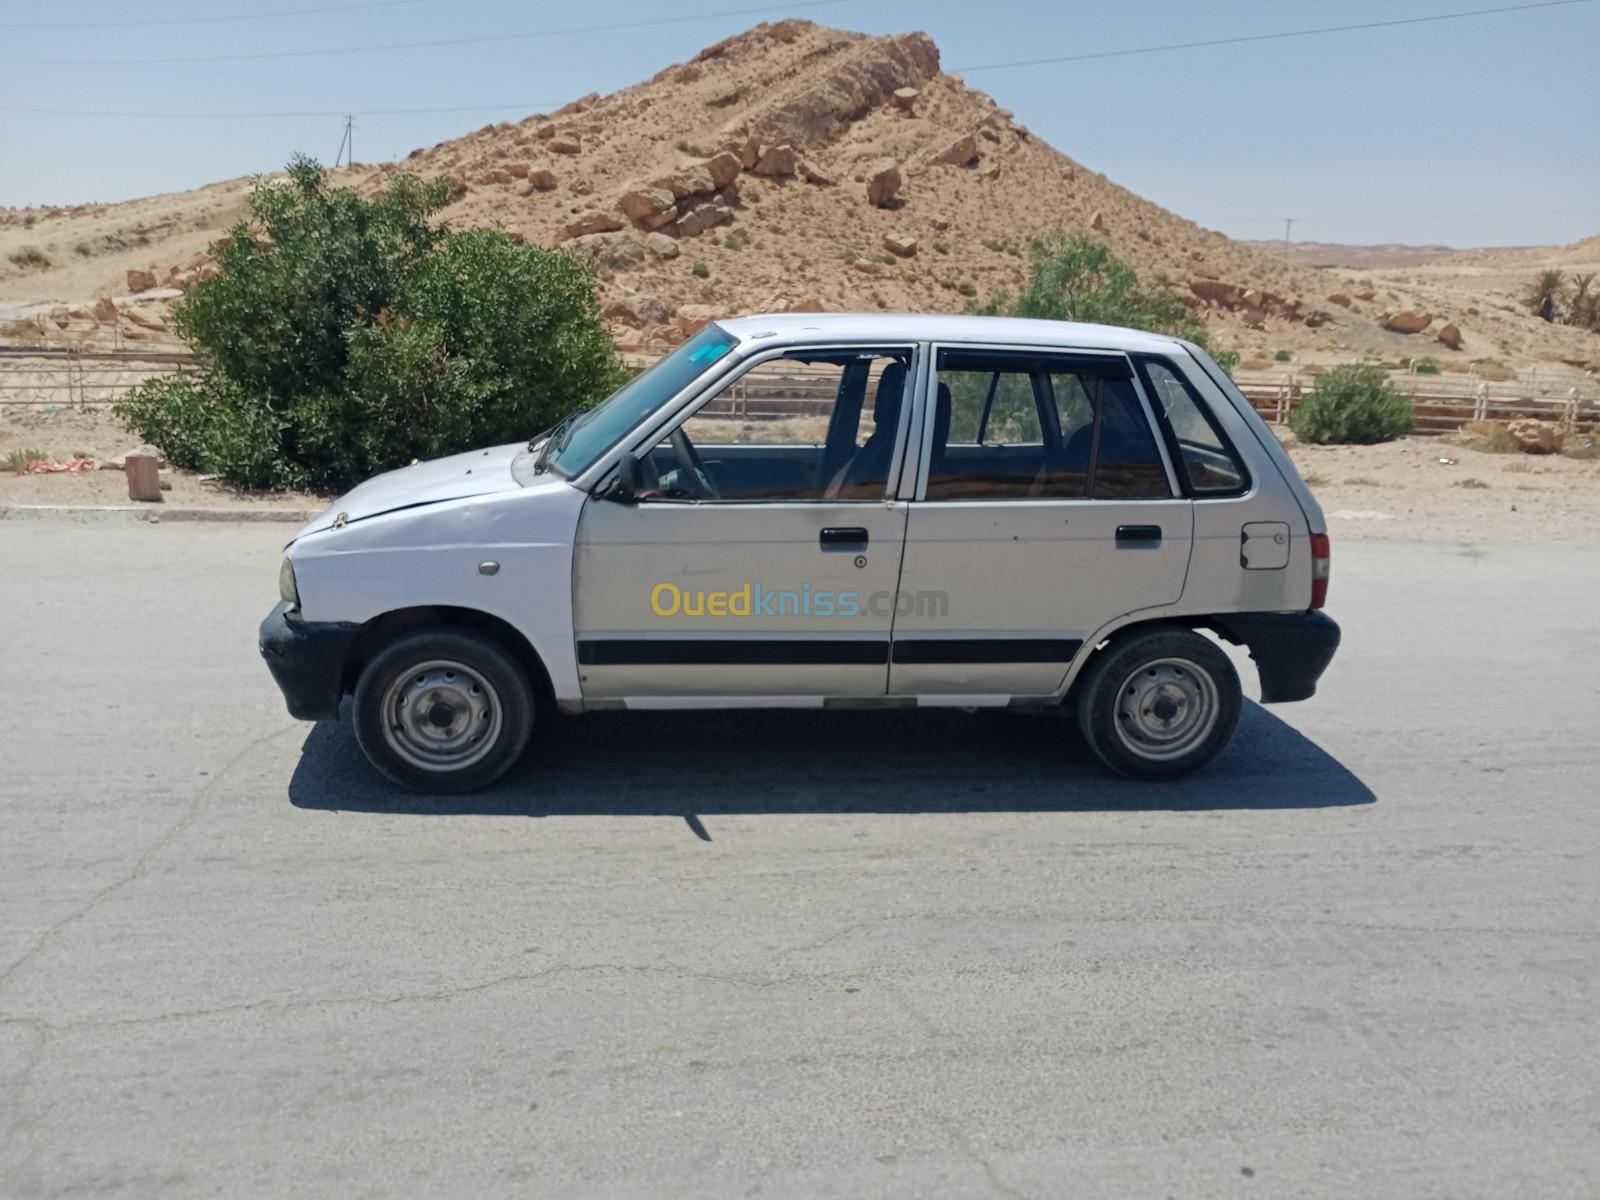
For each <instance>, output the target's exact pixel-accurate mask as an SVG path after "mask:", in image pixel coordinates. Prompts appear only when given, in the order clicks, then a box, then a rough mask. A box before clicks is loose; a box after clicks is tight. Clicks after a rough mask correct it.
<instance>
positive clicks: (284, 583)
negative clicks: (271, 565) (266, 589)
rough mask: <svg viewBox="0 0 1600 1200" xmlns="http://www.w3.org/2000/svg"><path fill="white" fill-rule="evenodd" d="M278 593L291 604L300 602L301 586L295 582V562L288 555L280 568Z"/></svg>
mask: <svg viewBox="0 0 1600 1200" xmlns="http://www.w3.org/2000/svg"><path fill="white" fill-rule="evenodd" d="M278 595H279V596H280V597H281V598H282V599H284V600H287V601H288V602H289V603H290V604H299V603H300V587H299V585H298V584H297V583H295V579H294V564H293V563H292V562H290V561H289V559H288V558H287V557H285V558H284V560H283V566H281V567H279V568H278Z"/></svg>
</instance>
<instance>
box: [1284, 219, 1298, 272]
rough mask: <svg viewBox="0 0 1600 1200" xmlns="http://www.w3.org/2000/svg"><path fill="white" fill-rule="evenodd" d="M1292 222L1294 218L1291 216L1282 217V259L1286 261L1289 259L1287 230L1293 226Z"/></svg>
mask: <svg viewBox="0 0 1600 1200" xmlns="http://www.w3.org/2000/svg"><path fill="white" fill-rule="evenodd" d="M1294 222H1295V218H1293V217H1285V218H1284V219H1283V261H1284V262H1288V261H1289V230H1291V229H1293V228H1294Z"/></svg>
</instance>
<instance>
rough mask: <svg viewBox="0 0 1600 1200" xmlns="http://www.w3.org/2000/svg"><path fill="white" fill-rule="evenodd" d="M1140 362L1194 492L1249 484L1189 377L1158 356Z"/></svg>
mask: <svg viewBox="0 0 1600 1200" xmlns="http://www.w3.org/2000/svg"><path fill="white" fill-rule="evenodd" d="M1139 366H1140V369H1141V370H1142V371H1143V372H1144V378H1145V382H1146V384H1147V385H1148V386H1149V390H1150V397H1151V399H1152V401H1153V402H1154V403H1155V407H1156V413H1157V416H1158V417H1159V418H1160V420H1161V421H1162V423H1163V424H1164V425H1165V426H1166V429H1167V432H1168V434H1169V436H1170V438H1171V440H1172V441H1173V442H1174V443H1175V444H1176V448H1177V457H1178V461H1179V463H1180V465H1181V469H1182V471H1183V474H1184V476H1185V478H1186V479H1187V480H1188V482H1189V490H1190V492H1191V493H1192V494H1193V495H1196V496H1207V495H1212V496H1217V495H1232V494H1234V493H1236V492H1242V491H1243V490H1244V489H1245V487H1246V486H1247V484H1248V476H1246V474H1245V470H1244V466H1243V464H1241V463H1240V462H1239V456H1238V455H1237V454H1236V453H1234V450H1233V447H1232V446H1230V445H1229V444H1228V442H1227V440H1226V439H1225V438H1224V437H1223V436H1222V433H1221V431H1220V430H1218V429H1217V427H1216V425H1215V424H1213V422H1212V420H1211V417H1210V415H1209V414H1208V413H1207V412H1206V411H1205V409H1204V408H1203V407H1202V405H1201V401H1200V399H1199V397H1197V396H1196V395H1195V394H1194V388H1193V386H1192V385H1191V384H1190V383H1189V381H1188V380H1186V379H1184V378H1183V376H1182V375H1180V374H1179V373H1178V372H1177V370H1176V369H1174V368H1173V367H1171V366H1169V365H1168V364H1167V363H1165V362H1162V361H1161V360H1160V359H1157V358H1147V359H1142V360H1140V363H1139Z"/></svg>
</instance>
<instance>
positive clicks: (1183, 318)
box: [971, 231, 1239, 371]
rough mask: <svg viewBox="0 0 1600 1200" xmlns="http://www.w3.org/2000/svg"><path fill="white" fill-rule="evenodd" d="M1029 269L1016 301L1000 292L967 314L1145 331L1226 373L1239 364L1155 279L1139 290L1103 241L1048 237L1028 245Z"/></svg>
mask: <svg viewBox="0 0 1600 1200" xmlns="http://www.w3.org/2000/svg"><path fill="white" fill-rule="evenodd" d="M1028 264H1029V267H1030V272H1031V273H1030V275H1029V278H1028V286H1027V288H1026V289H1025V290H1024V291H1023V292H1022V294H1021V295H1020V296H1011V295H1009V294H1008V293H1005V292H1001V293H1000V294H999V295H997V296H995V297H994V299H992V300H990V301H989V303H987V304H985V305H982V306H978V307H974V308H973V309H972V310H971V311H973V312H977V313H982V314H986V315H989V316H1008V317H1041V318H1044V319H1045V320H1051V321H1089V322H1093V323H1096V324H1101V325H1125V326H1128V327H1130V328H1133V329H1147V330H1149V331H1150V332H1151V333H1165V334H1170V335H1172V336H1173V337H1180V338H1184V339H1185V340H1187V341H1191V342H1194V343H1195V344H1196V345H1198V346H1201V347H1203V348H1204V349H1205V350H1206V351H1207V352H1208V353H1210V354H1211V355H1212V357H1213V358H1215V359H1216V360H1217V362H1218V363H1219V364H1220V365H1221V366H1222V367H1223V368H1224V369H1226V370H1229V371H1231V370H1232V369H1233V367H1234V365H1235V364H1236V363H1237V362H1238V361H1239V356H1238V354H1237V353H1235V352H1233V351H1231V350H1224V351H1214V350H1212V349H1211V347H1210V345H1209V339H1208V337H1207V332H1206V329H1205V327H1204V326H1203V325H1202V324H1201V323H1200V322H1199V321H1196V320H1195V319H1194V316H1193V314H1191V313H1190V311H1189V309H1188V308H1187V307H1186V306H1185V305H1184V303H1183V301H1182V300H1180V299H1179V298H1178V297H1177V296H1175V295H1173V294H1172V293H1171V292H1170V291H1167V290H1166V288H1165V280H1162V279H1159V278H1158V279H1157V281H1156V283H1157V286H1156V287H1155V288H1153V289H1152V288H1146V287H1144V286H1142V285H1141V284H1140V282H1139V277H1138V275H1137V274H1135V273H1134V270H1133V268H1132V267H1130V266H1128V264H1127V263H1125V262H1123V261H1122V260H1121V259H1119V258H1117V257H1116V256H1115V255H1114V254H1112V253H1111V247H1109V246H1107V245H1106V244H1105V243H1104V242H1098V241H1095V240H1093V239H1091V238H1083V237H1072V236H1069V235H1068V234H1065V233H1061V232H1059V231H1058V232H1055V233H1049V234H1046V235H1045V236H1044V237H1041V238H1036V239H1035V240H1034V241H1033V243H1032V244H1031V245H1030V246H1029V248H1028Z"/></svg>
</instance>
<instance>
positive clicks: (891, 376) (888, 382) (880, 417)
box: [872, 362, 906, 428]
mask: <svg viewBox="0 0 1600 1200" xmlns="http://www.w3.org/2000/svg"><path fill="white" fill-rule="evenodd" d="M905 391H906V365H905V363H900V362H892V363H890V364H889V365H888V366H887V367H885V368H884V369H883V376H882V377H881V378H880V379H879V380H878V393H877V395H876V396H874V397H873V399H872V423H873V424H874V425H876V426H878V427H879V428H882V427H883V426H885V425H893V424H894V423H895V421H896V419H897V418H898V417H899V416H900V399H901V397H903V396H904V395H905Z"/></svg>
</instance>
